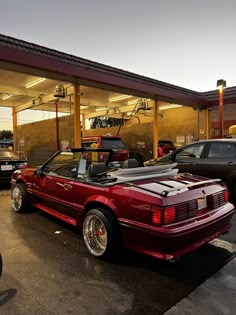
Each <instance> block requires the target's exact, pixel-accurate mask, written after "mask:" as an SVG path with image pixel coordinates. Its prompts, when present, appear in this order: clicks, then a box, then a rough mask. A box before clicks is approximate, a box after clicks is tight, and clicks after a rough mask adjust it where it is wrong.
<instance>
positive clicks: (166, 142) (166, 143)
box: [158, 141, 174, 147]
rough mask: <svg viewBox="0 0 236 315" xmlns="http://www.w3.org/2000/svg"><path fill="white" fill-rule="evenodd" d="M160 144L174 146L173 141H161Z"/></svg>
mask: <svg viewBox="0 0 236 315" xmlns="http://www.w3.org/2000/svg"><path fill="white" fill-rule="evenodd" d="M158 144H159V146H161V147H173V146H174V144H173V142H172V141H159V142H158Z"/></svg>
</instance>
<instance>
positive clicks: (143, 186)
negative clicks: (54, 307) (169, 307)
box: [11, 148, 234, 260]
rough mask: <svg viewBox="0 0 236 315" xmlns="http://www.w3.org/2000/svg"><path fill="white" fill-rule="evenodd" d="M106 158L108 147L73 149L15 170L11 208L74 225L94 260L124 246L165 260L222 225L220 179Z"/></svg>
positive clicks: (227, 215) (228, 207)
mask: <svg viewBox="0 0 236 315" xmlns="http://www.w3.org/2000/svg"><path fill="white" fill-rule="evenodd" d="M104 156H106V162H104ZM111 160H112V150H105V149H89V148H79V149H70V150H67V151H59V152H57V153H56V154H55V155H53V156H52V157H51V158H50V159H49V160H48V161H47V162H46V163H45V164H44V165H43V166H41V167H40V168H38V169H32V168H28V169H23V170H17V171H15V172H14V173H13V176H12V180H11V184H12V194H11V195H12V197H11V198H12V207H13V209H14V211H15V212H18V213H20V212H24V211H29V210H30V209H31V207H32V206H33V207H36V208H38V209H40V210H42V211H45V212H47V213H49V214H50V215H52V216H55V217H57V218H59V219H61V220H63V221H65V222H67V223H69V224H71V225H73V226H76V227H77V228H79V229H81V230H82V231H83V238H84V242H85V244H86V246H87V248H88V250H89V252H90V253H91V254H92V255H94V256H96V257H112V258H114V257H116V256H117V255H118V253H119V252H120V250H121V249H122V247H125V248H128V249H131V250H134V251H138V252H141V253H144V254H147V255H151V256H154V257H157V258H160V259H164V260H170V259H174V258H176V257H179V256H182V255H184V254H186V253H187V252H190V251H193V250H195V249H196V248H197V247H199V246H201V245H203V244H205V243H207V242H209V241H210V240H212V239H214V238H216V237H218V236H219V235H221V234H223V233H225V232H227V231H228V230H229V229H230V227H231V223H230V222H231V218H232V215H233V213H234V206H233V205H232V204H231V203H229V202H228V191H227V188H226V185H225V184H224V183H223V182H222V181H221V180H219V179H210V180H209V179H205V178H201V177H199V176H193V175H189V174H178V173H177V169H173V167H174V166H175V165H173V164H167V165H160V166H153V167H136V166H137V165H138V162H137V161H136V160H134V159H128V160H127V161H125V163H124V166H126V167H127V168H119V169H116V168H110V167H109V165H110V163H109V161H111Z"/></svg>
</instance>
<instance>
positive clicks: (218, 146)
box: [145, 138, 236, 197]
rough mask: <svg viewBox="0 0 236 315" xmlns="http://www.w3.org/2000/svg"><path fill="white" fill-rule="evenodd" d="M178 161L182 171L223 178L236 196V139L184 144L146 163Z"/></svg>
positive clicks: (155, 163) (178, 166)
mask: <svg viewBox="0 0 236 315" xmlns="http://www.w3.org/2000/svg"><path fill="white" fill-rule="evenodd" d="M160 163H161V164H162V163H177V166H176V167H177V168H178V169H179V171H180V172H187V173H191V174H197V175H201V176H205V177H209V178H216V177H217V178H221V179H222V180H223V181H224V182H225V183H226V184H227V187H228V189H229V190H230V192H232V195H233V196H234V197H236V139H234V138H225V139H211V140H204V141H203V140H202V141H197V142H194V143H191V144H189V145H185V146H182V147H181V148H179V149H177V150H176V151H174V152H172V153H171V154H169V155H166V156H164V157H162V158H160V159H158V160H150V161H147V162H145V165H157V164H160Z"/></svg>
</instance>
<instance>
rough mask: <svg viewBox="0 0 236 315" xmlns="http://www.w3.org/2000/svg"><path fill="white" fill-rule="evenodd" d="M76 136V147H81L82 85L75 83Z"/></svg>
mask: <svg viewBox="0 0 236 315" xmlns="http://www.w3.org/2000/svg"><path fill="white" fill-rule="evenodd" d="M74 138H75V144H74V146H75V148H80V147H81V122H80V86H79V85H78V84H75V85H74Z"/></svg>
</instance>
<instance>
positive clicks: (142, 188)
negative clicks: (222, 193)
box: [126, 178, 222, 197]
mask: <svg viewBox="0 0 236 315" xmlns="http://www.w3.org/2000/svg"><path fill="white" fill-rule="evenodd" d="M171 180H172V181H176V182H180V181H178V180H175V179H174V178H171ZM181 182H182V183H183V181H181ZM219 182H222V179H219V178H215V179H208V180H203V181H199V182H197V183H196V182H195V183H187V184H183V185H181V186H178V187H171V186H170V185H168V187H169V188H168V189H165V190H163V191H162V192H160V193H159V192H156V191H153V190H151V189H148V188H144V187H141V186H139V185H135V184H134V183H131V182H126V184H128V185H129V186H132V187H135V188H138V189H141V190H145V191H148V192H150V193H154V194H157V195H159V196H162V197H167V196H168V194H169V193H171V192H174V191H178V190H182V189H186V188H190V189H191V188H193V187H197V186H202V185H206V184H211V183H219ZM158 184H159V185H163V186H167V185H166V184H165V183H162V182H161V181H160V182H159V181H158Z"/></svg>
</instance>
